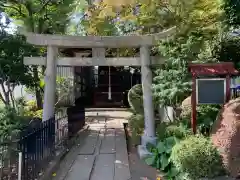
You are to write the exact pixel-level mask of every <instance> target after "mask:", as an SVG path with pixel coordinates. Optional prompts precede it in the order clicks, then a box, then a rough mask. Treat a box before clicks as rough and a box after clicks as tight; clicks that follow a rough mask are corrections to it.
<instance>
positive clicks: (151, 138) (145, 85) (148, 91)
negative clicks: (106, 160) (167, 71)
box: [138, 46, 156, 158]
mask: <svg viewBox="0 0 240 180" xmlns="http://www.w3.org/2000/svg"><path fill="white" fill-rule="evenodd" d="M140 59H141V77H142V91H143V107H144V134H143V136H142V137H141V145H139V146H138V154H139V156H140V158H144V157H145V156H147V155H149V154H150V152H148V150H147V143H152V144H156V135H155V119H154V106H153V99H152V70H151V68H150V65H151V61H150V48H149V47H148V46H141V47H140Z"/></svg>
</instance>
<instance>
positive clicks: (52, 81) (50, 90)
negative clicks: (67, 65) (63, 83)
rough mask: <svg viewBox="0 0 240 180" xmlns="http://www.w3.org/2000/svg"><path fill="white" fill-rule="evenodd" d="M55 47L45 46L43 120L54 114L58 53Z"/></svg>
mask: <svg viewBox="0 0 240 180" xmlns="http://www.w3.org/2000/svg"><path fill="white" fill-rule="evenodd" d="M57 51H58V49H57V47H54V46H48V47H47V67H46V71H45V77H44V81H45V87H44V103H43V121H47V120H49V119H50V118H53V117H54V116H55V111H54V107H55V103H56V102H55V100H56V96H55V91H56V74H57V63H56V58H57V54H58V52H57Z"/></svg>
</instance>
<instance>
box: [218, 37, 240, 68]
mask: <svg viewBox="0 0 240 180" xmlns="http://www.w3.org/2000/svg"><path fill="white" fill-rule="evenodd" d="M214 56H215V57H216V58H217V59H218V60H219V61H228V62H233V63H234V65H235V67H236V68H237V69H240V62H239V59H240V37H225V38H223V39H222V41H221V42H220V43H219V44H218V46H216V48H215V52H214Z"/></svg>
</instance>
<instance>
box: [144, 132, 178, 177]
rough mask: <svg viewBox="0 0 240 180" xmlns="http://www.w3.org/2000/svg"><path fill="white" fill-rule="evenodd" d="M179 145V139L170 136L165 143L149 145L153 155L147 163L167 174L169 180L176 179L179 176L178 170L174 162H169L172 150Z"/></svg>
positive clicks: (148, 158) (146, 160) (147, 159)
mask: <svg viewBox="0 0 240 180" xmlns="http://www.w3.org/2000/svg"><path fill="white" fill-rule="evenodd" d="M176 143H178V139H176V138H175V137H173V136H170V137H168V138H166V139H164V140H163V141H159V142H158V143H157V146H154V145H152V144H148V145H147V147H148V150H149V151H150V152H151V153H152V155H150V156H149V157H147V158H146V159H145V162H146V163H147V164H148V165H150V166H153V167H155V168H157V169H159V170H160V171H161V172H163V173H164V174H165V176H166V177H167V178H168V179H175V177H176V176H177V174H178V171H177V169H176V168H175V167H174V165H173V164H172V162H171V161H170V160H169V158H170V155H171V152H172V148H173V147H174V146H175V144H176Z"/></svg>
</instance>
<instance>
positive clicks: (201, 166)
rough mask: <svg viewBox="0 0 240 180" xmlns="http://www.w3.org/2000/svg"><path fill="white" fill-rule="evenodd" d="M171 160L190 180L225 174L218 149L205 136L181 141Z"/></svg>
mask: <svg viewBox="0 0 240 180" xmlns="http://www.w3.org/2000/svg"><path fill="white" fill-rule="evenodd" d="M170 160H171V161H172V162H173V164H174V165H175V167H176V168H177V170H178V171H179V172H182V175H183V174H184V176H187V177H188V179H189V180H199V178H204V177H206V178H212V177H217V176H220V175H222V174H223V172H224V170H223V165H222V161H221V156H220V155H219V153H218V151H217V149H216V148H215V147H213V145H212V143H211V141H210V140H209V139H207V138H205V137H203V136H189V137H188V138H186V139H185V140H183V141H180V142H179V143H178V144H176V145H175V146H174V147H173V149H172V154H171V157H170ZM179 179H181V178H180V177H179Z"/></svg>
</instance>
